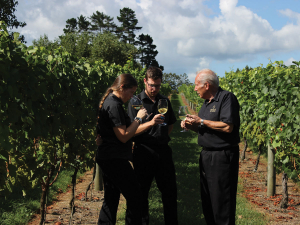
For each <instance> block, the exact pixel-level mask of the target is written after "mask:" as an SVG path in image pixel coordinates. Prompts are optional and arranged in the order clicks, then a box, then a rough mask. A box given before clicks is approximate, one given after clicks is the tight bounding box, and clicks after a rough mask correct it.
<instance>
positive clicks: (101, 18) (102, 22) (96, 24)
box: [90, 11, 117, 33]
mask: <svg viewBox="0 0 300 225" xmlns="http://www.w3.org/2000/svg"><path fill="white" fill-rule="evenodd" d="M113 19H114V18H113V17H110V16H108V15H106V14H104V13H103V12H99V11H96V13H93V15H92V16H91V17H90V20H91V30H92V31H100V33H102V32H104V31H114V30H115V28H116V27H117V26H116V24H115V23H114V22H113Z"/></svg>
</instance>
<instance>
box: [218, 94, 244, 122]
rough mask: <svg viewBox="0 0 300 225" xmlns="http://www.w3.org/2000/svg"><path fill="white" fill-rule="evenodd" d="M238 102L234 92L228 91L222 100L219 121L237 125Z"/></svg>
mask: <svg viewBox="0 0 300 225" xmlns="http://www.w3.org/2000/svg"><path fill="white" fill-rule="evenodd" d="M239 108H240V107H239V103H238V100H237V98H236V97H235V95H234V94H232V93H230V92H229V93H228V94H227V95H225V96H224V98H223V100H222V108H221V113H220V121H222V122H224V123H232V124H234V125H239V118H240V117H239Z"/></svg>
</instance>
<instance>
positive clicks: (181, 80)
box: [163, 73, 191, 91]
mask: <svg viewBox="0 0 300 225" xmlns="http://www.w3.org/2000/svg"><path fill="white" fill-rule="evenodd" d="M163 83H168V84H169V85H170V86H171V88H172V90H175V91H178V87H180V86H181V85H182V84H186V85H190V84H191V82H190V81H189V79H188V76H187V74H186V73H184V74H183V75H177V74H176V73H164V75H163Z"/></svg>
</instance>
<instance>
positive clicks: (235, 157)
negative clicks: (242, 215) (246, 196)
mask: <svg viewBox="0 0 300 225" xmlns="http://www.w3.org/2000/svg"><path fill="white" fill-rule="evenodd" d="M199 165H200V186H201V199H202V208H203V213H204V216H205V220H206V223H207V225H221V224H222V225H234V224H235V210H236V192H237V182H238V171H239V148H238V146H237V147H234V148H232V149H230V150H228V149H227V150H221V151H205V150H203V151H202V152H201V154H200V160H199Z"/></svg>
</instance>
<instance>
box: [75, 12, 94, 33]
mask: <svg viewBox="0 0 300 225" xmlns="http://www.w3.org/2000/svg"><path fill="white" fill-rule="evenodd" d="M77 19H78V31H79V32H86V31H88V30H89V28H90V25H91V23H90V22H89V21H88V20H87V18H86V17H85V16H83V15H80V17H78V18H77Z"/></svg>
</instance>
